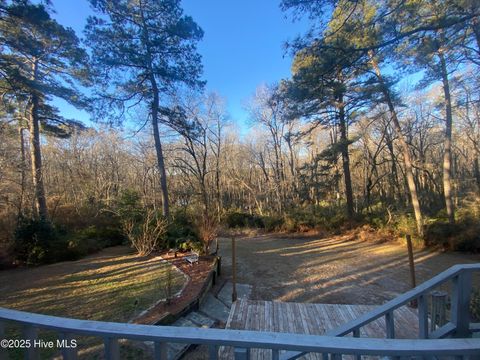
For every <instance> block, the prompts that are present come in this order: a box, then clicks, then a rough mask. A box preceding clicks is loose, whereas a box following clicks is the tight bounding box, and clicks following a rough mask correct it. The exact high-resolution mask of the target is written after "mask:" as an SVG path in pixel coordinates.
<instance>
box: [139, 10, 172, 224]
mask: <svg viewBox="0 0 480 360" xmlns="http://www.w3.org/2000/svg"><path fill="white" fill-rule="evenodd" d="M140 8H141V19H142V25H143V29H142V30H143V41H144V45H145V48H146V60H147V64H148V72H149V74H148V76H149V80H150V85H151V86H152V95H153V100H152V104H151V113H152V127H153V139H154V142H155V151H156V154H157V165H158V171H159V172H160V188H161V191H162V215H163V216H164V217H169V216H170V203H169V200H168V188H167V172H166V170H165V160H164V157H163V150H162V142H161V141H160V133H159V130H158V110H159V107H160V95H159V90H158V86H157V81H156V79H155V74H154V73H153V58H152V53H151V50H150V37H149V34H148V29H147V25H146V22H145V18H144V16H143V7H142V3H140Z"/></svg>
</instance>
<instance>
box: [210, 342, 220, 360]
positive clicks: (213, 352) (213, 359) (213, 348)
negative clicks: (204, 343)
mask: <svg viewBox="0 0 480 360" xmlns="http://www.w3.org/2000/svg"><path fill="white" fill-rule="evenodd" d="M208 356H209V359H210V360H217V359H218V346H217V345H210V346H209V347H208Z"/></svg>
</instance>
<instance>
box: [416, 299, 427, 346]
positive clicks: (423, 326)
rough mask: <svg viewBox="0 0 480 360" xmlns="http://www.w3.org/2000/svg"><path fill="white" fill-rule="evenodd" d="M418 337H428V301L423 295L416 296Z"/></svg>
mask: <svg viewBox="0 0 480 360" xmlns="http://www.w3.org/2000/svg"><path fill="white" fill-rule="evenodd" d="M418 337H419V338H420V339H428V301H427V297H426V296H425V295H420V296H419V297H418Z"/></svg>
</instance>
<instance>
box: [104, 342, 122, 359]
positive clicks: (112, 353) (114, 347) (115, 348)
mask: <svg viewBox="0 0 480 360" xmlns="http://www.w3.org/2000/svg"><path fill="white" fill-rule="evenodd" d="M104 346H105V359H107V360H119V359H120V346H119V345H118V339H115V338H105V340H104Z"/></svg>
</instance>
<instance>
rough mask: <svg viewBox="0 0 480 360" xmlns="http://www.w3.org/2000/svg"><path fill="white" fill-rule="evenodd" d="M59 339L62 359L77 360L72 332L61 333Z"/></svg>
mask: <svg viewBox="0 0 480 360" xmlns="http://www.w3.org/2000/svg"><path fill="white" fill-rule="evenodd" d="M60 341H61V344H62V347H61V351H62V358H63V360H77V344H76V340H75V339H74V337H73V336H72V334H67V333H61V334H60ZM74 345H75V346H74Z"/></svg>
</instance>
